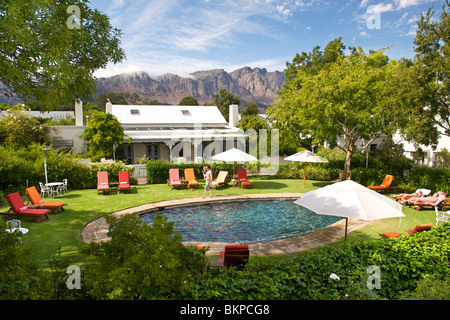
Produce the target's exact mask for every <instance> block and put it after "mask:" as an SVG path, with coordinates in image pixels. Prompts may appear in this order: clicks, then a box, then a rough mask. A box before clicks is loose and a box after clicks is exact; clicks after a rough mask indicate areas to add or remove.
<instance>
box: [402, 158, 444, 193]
mask: <svg viewBox="0 0 450 320" xmlns="http://www.w3.org/2000/svg"><path fill="white" fill-rule="evenodd" d="M409 179H410V184H411V185H412V186H413V187H414V188H416V189H418V188H426V189H430V190H432V192H436V191H444V192H447V193H450V169H448V168H443V167H435V168H431V167H428V166H426V165H422V166H415V167H414V168H413V169H412V170H411V174H410V176H409Z"/></svg>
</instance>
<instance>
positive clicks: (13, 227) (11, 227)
mask: <svg viewBox="0 0 450 320" xmlns="http://www.w3.org/2000/svg"><path fill="white" fill-rule="evenodd" d="M6 226H7V229H5V231H6V232H11V233H14V232H16V231H18V232H20V233H22V234H26V233H28V231H29V230H28V229H27V228H22V227H21V226H20V220H17V219H11V220H9V221H8V222H7V223H6Z"/></svg>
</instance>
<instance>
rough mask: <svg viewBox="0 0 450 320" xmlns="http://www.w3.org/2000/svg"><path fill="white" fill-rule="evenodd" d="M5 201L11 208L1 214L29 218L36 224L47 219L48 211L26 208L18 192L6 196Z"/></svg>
mask: <svg viewBox="0 0 450 320" xmlns="http://www.w3.org/2000/svg"><path fill="white" fill-rule="evenodd" d="M6 201H8V203H9V205H10V206H11V208H10V209H9V211H7V212H4V213H3V214H6V215H9V216H19V217H31V218H33V219H34V221H36V222H40V221H41V220H44V219H48V216H47V215H48V214H49V213H50V211H49V210H44V209H31V208H28V207H27V206H26V205H25V203H24V202H23V200H22V198H21V197H20V194H19V193H18V192H14V193H11V194H8V195H7V196H6Z"/></svg>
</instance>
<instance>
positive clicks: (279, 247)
mask: <svg viewBox="0 0 450 320" xmlns="http://www.w3.org/2000/svg"><path fill="white" fill-rule="evenodd" d="M301 196H302V194H301V193H270V194H246V195H223V196H213V197H212V198H209V197H205V198H185V199H175V200H166V201H158V202H152V203H148V204H144V205H140V206H136V207H132V208H128V209H124V210H120V211H116V212H113V213H111V215H113V216H115V217H116V218H120V217H122V216H124V215H126V214H131V213H135V212H137V213H138V214H139V213H143V212H146V211H155V210H162V209H165V208H174V207H182V206H190V205H195V204H201V203H211V202H217V201H220V202H229V201H245V200H254V199H265V200H290V199H292V200H295V199H298V198H300V197H301ZM369 223H370V221H363V220H355V219H349V220H348V230H347V234H350V233H351V232H352V231H354V230H357V229H359V228H361V227H363V226H366V225H368V224H369ZM108 228H109V226H108V224H107V223H106V220H105V218H104V217H100V218H97V219H95V220H92V221H90V222H88V223H87V224H86V225H85V226H84V228H83V229H82V230H81V238H82V240H83V241H84V242H86V243H90V242H101V241H108V240H110V238H109V237H108ZM344 228H345V219H342V220H340V221H338V222H336V223H333V224H332V225H329V226H327V227H325V228H323V229H320V230H317V231H314V232H311V233H308V234H305V235H302V236H298V237H292V238H286V239H279V240H273V241H265V242H256V243H248V246H249V249H250V253H251V255H275V254H288V253H295V252H301V251H304V250H309V249H313V248H317V247H320V246H323V245H325V244H328V243H330V242H333V241H336V240H339V239H341V238H343V237H344ZM183 244H184V245H194V246H203V247H209V249H208V251H207V252H206V254H207V255H219V254H220V251H223V250H224V247H225V246H226V245H229V244H244V243H226V242H200V241H191V242H183Z"/></svg>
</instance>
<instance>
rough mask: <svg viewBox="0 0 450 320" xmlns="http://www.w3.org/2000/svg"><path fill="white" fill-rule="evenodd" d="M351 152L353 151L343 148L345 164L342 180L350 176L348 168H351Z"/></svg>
mask: <svg viewBox="0 0 450 320" xmlns="http://www.w3.org/2000/svg"><path fill="white" fill-rule="evenodd" d="M353 153H354V152H353V151H350V150H345V165H344V177H343V181H344V180H347V179H348V178H349V177H350V170H351V164H352V156H353Z"/></svg>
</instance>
